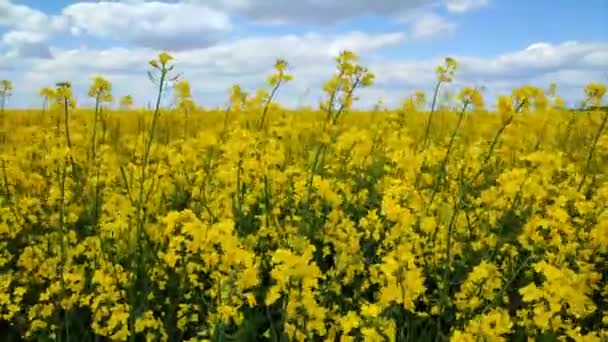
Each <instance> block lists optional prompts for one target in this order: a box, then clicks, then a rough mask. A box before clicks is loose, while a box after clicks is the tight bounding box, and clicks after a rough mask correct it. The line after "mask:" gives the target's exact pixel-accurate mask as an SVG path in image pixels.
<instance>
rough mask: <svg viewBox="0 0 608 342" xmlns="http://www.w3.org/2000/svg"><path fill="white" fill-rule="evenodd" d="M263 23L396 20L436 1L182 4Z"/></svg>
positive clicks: (215, 0) (214, 0)
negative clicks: (367, 18) (369, 18)
mask: <svg viewBox="0 0 608 342" xmlns="http://www.w3.org/2000/svg"><path fill="white" fill-rule="evenodd" d="M186 2H189V3H199V4H205V5H207V6H212V7H215V8H218V9H220V10H224V11H227V12H228V13H232V14H236V15H239V16H242V17H246V18H251V19H253V20H255V21H259V22H266V23H313V24H333V23H336V22H340V21H345V20H348V19H352V18H356V17H361V16H368V15H382V16H388V17H400V16H402V15H405V14H407V13H409V12H410V11H412V10H418V9H420V8H422V7H425V6H428V5H433V4H435V3H437V0H376V1H369V0H350V1H345V0H334V1H326V0H300V1H291V0H264V1H253V0H227V1H226V0H186Z"/></svg>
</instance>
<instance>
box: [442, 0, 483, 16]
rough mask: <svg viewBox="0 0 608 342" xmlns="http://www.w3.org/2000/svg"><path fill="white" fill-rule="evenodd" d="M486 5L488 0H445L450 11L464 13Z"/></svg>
mask: <svg viewBox="0 0 608 342" xmlns="http://www.w3.org/2000/svg"><path fill="white" fill-rule="evenodd" d="M486 5H488V0H446V2H445V6H446V8H447V9H448V11H450V12H455V13H465V12H469V11H472V10H475V9H478V8H481V7H484V6H486Z"/></svg>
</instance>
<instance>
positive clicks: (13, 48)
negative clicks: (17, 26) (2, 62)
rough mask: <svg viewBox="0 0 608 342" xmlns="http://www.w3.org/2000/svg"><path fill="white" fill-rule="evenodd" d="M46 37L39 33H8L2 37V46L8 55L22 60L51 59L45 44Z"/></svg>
mask: <svg viewBox="0 0 608 342" xmlns="http://www.w3.org/2000/svg"><path fill="white" fill-rule="evenodd" d="M46 40H47V36H46V35H45V34H42V33H40V32H32V31H9V32H7V33H6V34H4V35H3V36H2V39H1V41H2V44H3V45H6V46H8V47H9V49H10V54H13V55H16V56H19V57H22V58H51V51H50V49H49V47H48V45H47V43H46Z"/></svg>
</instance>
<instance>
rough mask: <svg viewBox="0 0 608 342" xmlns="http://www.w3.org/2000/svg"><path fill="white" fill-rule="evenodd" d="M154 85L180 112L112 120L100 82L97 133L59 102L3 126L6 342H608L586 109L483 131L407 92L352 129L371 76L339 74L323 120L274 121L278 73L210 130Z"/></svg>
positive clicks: (602, 155) (241, 95)
mask: <svg viewBox="0 0 608 342" xmlns="http://www.w3.org/2000/svg"><path fill="white" fill-rule="evenodd" d="M175 62H176V64H177V65H179V61H178V60H177V61H175ZM171 63H173V58H172V56H170V55H168V54H167V53H162V54H160V55H159V56H158V57H157V58H156V59H154V60H152V61H151V62H150V66H151V67H152V71H153V72H154V73H153V74H151V78H153V80H154V81H155V82H174V83H173V85H174V91H175V92H174V96H175V98H176V100H177V102H178V105H177V106H176V107H175V108H171V109H168V108H160V107H159V108H157V110H155V111H154V113H150V111H145V110H141V109H128V108H127V107H130V106H132V99H130V100H129V101H124V102H123V108H121V109H120V110H111V109H109V108H108V107H107V106H108V103H109V101H110V100H112V98H113V97H112V94H111V90H112V87H111V84H110V83H109V82H108V81H106V80H105V79H103V78H101V77H96V78H94V79H93V83H92V85H91V87H90V89H89V90H90V91H89V93H88V95H89V96H91V97H92V98H93V99H95V100H96V106H95V109H94V110H90V109H86V108H77V107H76V102H75V101H74V96H73V93H72V89H71V86H70V84H69V83H67V82H63V83H61V84H58V85H57V87H56V88H55V89H54V88H44V89H43V90H42V91H41V92H40V95H41V96H42V97H43V98H44V99H45V107H44V110H43V111H42V114H41V113H40V111H17V110H8V111H7V117H6V122H5V124H6V125H7V127H8V128H9V129H8V130H7V132H9V134H8V135H7V139H6V141H4V143H3V144H2V145H1V146H0V148H1V151H0V152H1V157H0V194H1V196H0V328H1V329H2V334H3V336H9V338H13V339H18V338H23V339H27V340H55V339H58V340H67V339H69V340H72V341H75V340H78V341H80V340H83V341H85V340H86V341H88V340H112V341H128V340H137V341H139V340H146V341H181V340H190V341H224V340H230V341H232V340H239V341H240V340H269V341H285V340H296V341H319V340H330V341H335V340H338V341H406V340H412V341H418V340H420V341H429V340H433V341H437V340H446V339H451V340H454V341H506V340H517V341H519V340H527V339H531V340H532V339H534V338H537V337H539V336H544V337H546V338H549V339H553V338H554V339H557V340H572V341H605V340H607V339H608V315H607V314H606V312H607V311H608V299H607V298H608V285H607V279H606V276H607V274H608V268H607V267H608V266H607V265H608V207H607V206H606V203H608V179H607V177H608V173H607V171H608V167H606V165H608V134H607V133H606V131H608V128H605V127H606V120H608V119H607V118H608V114H606V113H605V112H604V111H602V109H601V108H599V107H598V105H600V104H601V103H600V102H601V101H602V99H603V96H604V94H605V87H604V86H603V85H599V84H590V85H589V86H588V87H587V88H586V90H585V92H586V96H587V99H588V105H589V106H592V107H593V108H589V111H585V112H576V111H570V110H568V109H567V108H565V106H564V105H563V103H562V101H560V100H559V99H560V98H559V97H558V95H557V93H556V92H557V90H556V88H555V87H552V88H551V91H550V92H549V93H547V94H545V93H544V92H543V90H541V89H539V88H536V87H532V86H524V87H520V88H517V89H514V90H513V91H512V93H511V94H509V95H503V96H499V97H498V99H497V102H496V104H495V107H494V106H491V105H490V104H485V103H484V102H485V101H484V98H483V96H482V94H481V92H480V91H479V90H477V89H475V88H469V87H467V88H464V89H462V91H461V92H460V93H459V96H458V99H459V100H460V103H459V104H457V105H456V107H455V108H448V107H447V106H434V105H433V106H434V107H433V108H432V109H431V113H433V112H434V113H436V116H435V120H434V121H431V120H430V115H429V113H428V112H426V111H425V105H426V102H427V96H426V95H425V94H424V93H421V92H416V93H414V95H412V96H411V97H409V98H407V99H406V100H405V101H404V102H403V104H402V106H401V107H400V108H398V109H396V110H395V111H392V110H388V109H387V110H379V109H378V110H376V111H374V112H363V111H355V110H353V109H352V108H353V104H354V103H355V101H356V100H357V95H356V94H357V93H358V88H359V87H367V86H371V84H372V83H373V81H374V74H373V73H371V72H370V71H369V70H367V69H366V68H365V67H363V66H361V65H359V63H358V59H357V56H356V55H354V54H353V53H351V52H347V51H345V52H343V53H341V54H340V55H339V56H338V57H337V58H336V63H337V68H336V73H335V74H334V75H332V76H331V77H330V78H329V80H328V81H327V82H326V83H325V85H324V91H325V93H326V94H325V95H326V96H325V97H324V99H323V100H322V103H321V104H320V109H319V110H317V111H313V110H305V109H301V110H298V111H297V112H294V111H291V110H287V109H284V108H282V107H281V106H280V105H278V104H276V103H274V102H273V96H274V93H276V92H277V91H278V89H279V87H280V86H288V85H285V84H288V83H287V82H288V81H290V80H291V79H292V75H290V74H288V64H287V62H285V61H283V60H278V61H277V63H276V64H275V68H274V73H273V74H272V75H270V77H269V78H268V80H267V86H269V87H270V89H259V90H257V91H254V92H252V93H251V95H250V94H249V93H248V92H245V91H244V90H243V89H242V88H241V87H240V86H238V85H235V86H233V87H232V88H231V89H230V94H229V97H230V98H229V102H230V103H229V105H228V108H221V109H218V110H204V109H201V108H198V107H197V106H195V104H194V102H193V100H192V99H191V89H190V84H189V83H188V82H186V81H185V80H183V79H178V78H177V77H176V76H175V75H174V74H172V73H173V65H172V64H171ZM457 67H458V63H457V61H456V60H454V59H452V58H447V59H446V60H445V63H444V65H442V66H440V67H439V68H437V90H436V92H440V91H441V88H440V85H441V84H444V83H449V82H452V80H453V79H454V78H455V77H456V71H457ZM296 77H297V76H296ZM164 85H167V84H166V83H165V84H164ZM160 89H161V91H162V89H164V88H163V87H160ZM159 95H162V94H159ZM160 97H162V96H159V98H160ZM436 97H437V94H434V95H433V97H431V100H436ZM46 101H49V106H47V105H46ZM490 107H492V108H490ZM66 110H67V111H66ZM581 113H582V114H581Z"/></svg>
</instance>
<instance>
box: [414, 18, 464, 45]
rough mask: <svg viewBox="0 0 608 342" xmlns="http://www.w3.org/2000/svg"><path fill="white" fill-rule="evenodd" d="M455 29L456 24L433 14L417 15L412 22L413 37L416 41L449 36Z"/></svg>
mask: <svg viewBox="0 0 608 342" xmlns="http://www.w3.org/2000/svg"><path fill="white" fill-rule="evenodd" d="M455 29H456V24H454V23H452V22H450V21H449V20H448V19H447V18H445V17H442V16H440V15H438V14H435V13H433V12H425V13H421V14H419V15H416V16H415V17H413V19H412V21H411V31H412V36H413V37H414V38H416V39H421V38H431V37H435V36H438V35H443V34H448V33H451V32H453V31H454V30H455Z"/></svg>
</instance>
